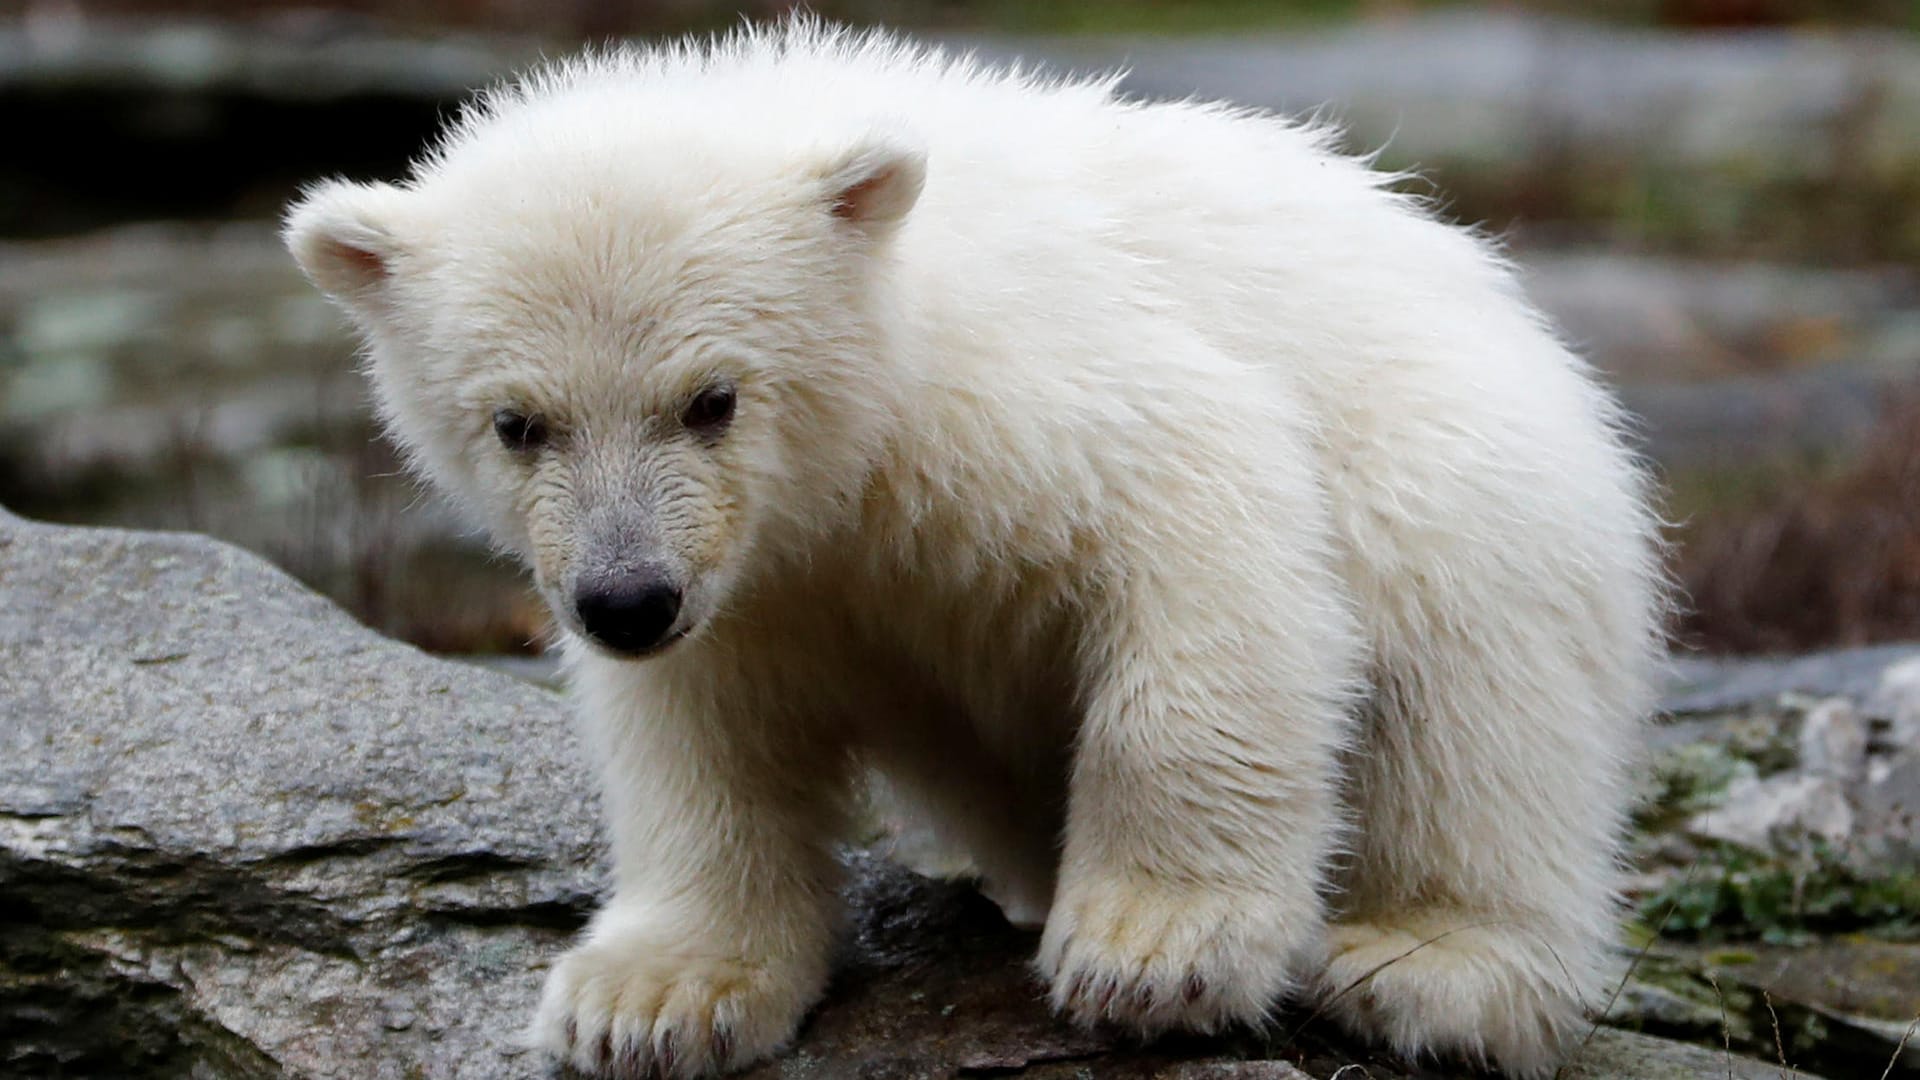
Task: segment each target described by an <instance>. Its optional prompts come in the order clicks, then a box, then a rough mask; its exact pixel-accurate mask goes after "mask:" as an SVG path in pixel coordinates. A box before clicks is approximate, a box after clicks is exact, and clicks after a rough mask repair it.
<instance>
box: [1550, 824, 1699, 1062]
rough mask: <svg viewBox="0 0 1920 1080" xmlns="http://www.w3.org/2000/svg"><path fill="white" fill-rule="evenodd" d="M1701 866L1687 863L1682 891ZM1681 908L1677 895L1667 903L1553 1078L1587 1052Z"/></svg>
mask: <svg viewBox="0 0 1920 1080" xmlns="http://www.w3.org/2000/svg"><path fill="white" fill-rule="evenodd" d="M1699 868H1700V860H1699V859H1695V860H1693V861H1692V862H1690V863H1688V864H1687V872H1686V875H1685V876H1684V877H1682V878H1681V879H1680V889H1681V891H1682V892H1684V891H1686V888H1687V886H1689V885H1692V884H1693V872H1694V871H1695V870H1697V869H1699ZM1679 910H1680V900H1679V898H1678V897H1676V898H1675V899H1674V901H1673V902H1672V903H1670V904H1668V905H1667V913H1666V914H1665V915H1662V916H1660V925H1659V926H1656V927H1654V928H1653V933H1652V934H1651V935H1649V936H1648V937H1647V943H1646V944H1645V945H1642V946H1640V951H1639V952H1636V953H1634V954H1633V963H1631V964H1628V965H1627V971H1626V974H1624V975H1622V976H1620V981H1619V982H1617V983H1615V984H1614V985H1613V993H1611V994H1609V995H1607V1003H1606V1004H1605V1005H1602V1006H1600V1012H1599V1013H1598V1014H1596V1015H1595V1016H1594V1018H1593V1024H1592V1025H1591V1026H1590V1027H1588V1028H1587V1034H1586V1037H1585V1038H1583V1039H1581V1040H1580V1045H1579V1046H1576V1047H1574V1048H1573V1053H1571V1054H1568V1055H1567V1060H1565V1061H1563V1062H1561V1063H1560V1067H1559V1068H1557V1069H1555V1070H1553V1080H1560V1078H1561V1077H1562V1076H1563V1075H1565V1073H1566V1071H1567V1066H1569V1065H1571V1064H1573V1063H1574V1062H1576V1061H1578V1060H1580V1055H1581V1054H1584V1053H1586V1051H1587V1044H1588V1043H1591V1042H1592V1041H1593V1037H1594V1036H1595V1035H1598V1034H1599V1033H1600V1025H1601V1023H1602V1022H1603V1021H1604V1020H1605V1019H1606V1018H1607V1014H1608V1013H1610V1012H1612V1011H1613V1005H1614V1002H1616V1001H1619V1000H1620V994H1621V992H1622V991H1624V990H1626V988H1627V984H1628V983H1630V982H1632V981H1633V973H1634V972H1636V971H1639V970H1640V961H1642V960H1645V959H1646V958H1647V953H1648V952H1650V951H1652V949H1653V943H1654V942H1656V941H1659V940H1660V935H1662V934H1664V933H1666V932H1667V924H1668V923H1670V922H1672V921H1673V913H1674V912H1676V911H1679Z"/></svg>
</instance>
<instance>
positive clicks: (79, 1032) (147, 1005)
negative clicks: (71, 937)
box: [0, 924, 285, 1080]
mask: <svg viewBox="0 0 1920 1080" xmlns="http://www.w3.org/2000/svg"><path fill="white" fill-rule="evenodd" d="M0 1048H3V1049H4V1058H0V1080H28V1078H32V1080H52V1078H65V1077H120V1076H218V1077H222V1078H231V1080H253V1078H256V1077H259V1078H268V1077H279V1076H283V1075H285V1074H284V1072H283V1070H282V1069H281V1068H280V1067H279V1065H277V1064H276V1063H275V1062H274V1061H273V1059H272V1058H270V1057H268V1056H267V1055H266V1054H264V1053H262V1052H261V1051H260V1049H259V1048H258V1047H255V1046H254V1045H252V1044H251V1043H249V1042H247V1041H246V1040H245V1039H243V1038H241V1037H240V1036H238V1035H236V1034H234V1033H233V1032H232V1031H229V1030H227V1029H226V1028H224V1027H221V1026H219V1025H218V1024H215V1023H212V1022H210V1021H209V1020H208V1019H207V1017H206V1016H205V1015H204V1013H202V1012H200V1011H198V1010H196V1009H194V1008H193V1007H192V1006H191V1004H190V1003H189V1002H187V1001H186V1000H185V999H184V997H183V995H182V993H181V991H180V989H179V988H178V987H175V986H171V985H168V984H166V983H164V982H160V981H157V980H154V979H151V978H147V977H144V976H143V975H142V974H140V973H138V972H129V971H126V970H120V969H117V968H116V967H115V965H114V964H113V962H112V961H111V960H109V959H108V958H107V957H105V956H102V955H101V954H99V953H96V952H94V951H92V950H89V949H86V948H83V947H80V946H77V945H74V944H71V943H69V942H67V941H65V940H63V939H62V938H60V937H58V936H55V935H49V934H45V933H42V932H39V931H38V930H36V929H32V928H29V927H25V926H19V925H4V924H0Z"/></svg>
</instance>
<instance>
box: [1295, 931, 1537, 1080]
mask: <svg viewBox="0 0 1920 1080" xmlns="http://www.w3.org/2000/svg"><path fill="white" fill-rule="evenodd" d="M1503 921H1504V920H1493V921H1489V922H1477V923H1468V924H1466V925H1464V926H1456V927H1453V928H1452V929H1450V930H1445V931H1442V932H1440V933H1438V934H1435V935H1433V936H1432V937H1430V938H1428V939H1426V940H1425V941H1422V942H1420V943H1419V944H1418V945H1415V946H1414V947H1413V948H1411V949H1408V950H1407V951H1405V952H1403V953H1399V954H1398V955H1395V956H1390V957H1388V958H1387V959H1385V960H1382V961H1380V962H1379V963H1377V964H1375V965H1373V966H1372V967H1370V968H1368V969H1367V970H1365V971H1363V972H1361V973H1360V974H1359V975H1358V976H1356V977H1355V978H1354V980H1353V981H1352V982H1350V983H1348V984H1347V985H1345V986H1343V987H1341V988H1340V990H1339V992H1338V993H1336V994H1334V995H1333V996H1332V997H1330V998H1328V999H1327V1000H1325V1001H1323V1002H1321V1003H1320V1004H1319V1005H1317V1006H1315V1008H1314V1010H1313V1011H1312V1012H1310V1013H1308V1014H1307V1018H1306V1019H1305V1020H1302V1021H1300V1023H1299V1024H1297V1025H1295V1027H1294V1029H1293V1030H1292V1031H1290V1032H1288V1033H1287V1037H1286V1038H1285V1039H1283V1040H1282V1041H1281V1043H1280V1046H1281V1048H1282V1049H1285V1048H1286V1047H1289V1046H1292V1045H1293V1042H1294V1040H1295V1039H1298V1038H1299V1037H1300V1033H1301V1032H1303V1031H1305V1030H1307V1028H1308V1027H1309V1026H1310V1025H1312V1023H1313V1022H1314V1021H1315V1020H1318V1019H1320V1017H1321V1016H1323V1015H1324V1014H1325V1013H1326V1011H1327V1010H1328V1009H1331V1008H1332V1007H1333V1006H1334V1004H1335V1003H1336V1002H1338V1001H1339V1000H1340V999H1341V998H1343V997H1346V996H1347V995H1348V994H1351V993H1353V991H1354V990H1356V989H1358V988H1359V986H1360V984H1362V983H1364V982H1366V981H1367V980H1368V979H1371V978H1373V977H1374V976H1375V975H1378V974H1380V973H1381V972H1383V971H1385V970H1387V969H1388V968H1390V967H1392V966H1393V965H1395V964H1397V963H1399V962H1400V961H1402V960H1405V959H1406V958H1407V957H1409V956H1412V955H1413V954H1414V953H1417V952H1419V951H1420V950H1421V949H1424V948H1426V947H1427V946H1429V945H1432V944H1433V943H1435V942H1437V941H1444V940H1446V939H1447V938H1450V937H1452V936H1453V935H1455V934H1458V933H1461V932H1462V931H1466V930H1478V929H1480V928H1482V927H1487V926H1499V925H1501V923H1502V922H1503Z"/></svg>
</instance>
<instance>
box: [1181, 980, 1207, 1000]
mask: <svg viewBox="0 0 1920 1080" xmlns="http://www.w3.org/2000/svg"><path fill="white" fill-rule="evenodd" d="M1206 992H1207V984H1206V983H1204V982H1202V981H1201V979H1200V976H1198V975H1189V976H1187V985H1186V988H1185V993H1186V998H1187V1004H1189V1005H1191V1004H1193V1003H1194V1002H1196V1001H1199V1000H1200V997H1201V995H1202V994H1205V993H1206Z"/></svg>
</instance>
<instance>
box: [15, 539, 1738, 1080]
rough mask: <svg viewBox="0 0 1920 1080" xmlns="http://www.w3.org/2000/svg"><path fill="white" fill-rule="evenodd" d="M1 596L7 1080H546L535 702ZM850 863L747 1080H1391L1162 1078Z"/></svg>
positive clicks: (1294, 1040) (1148, 1051) (210, 605)
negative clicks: (821, 949)
mask: <svg viewBox="0 0 1920 1080" xmlns="http://www.w3.org/2000/svg"><path fill="white" fill-rule="evenodd" d="M0 598H4V603H0V716H5V717H6V718H7V721H8V722H7V723H6V724H5V725H4V726H0V916H4V917H3V918H0V1032H4V1033H5V1037H4V1041H0V1076H3V1077H15V1076H19V1077H27V1076H34V1077H44V1076H48V1075H64V1076H186V1075H191V1076H195V1077H267V1076H289V1077H353V1078H380V1077H408V1078H413V1077H463V1078H464V1077H479V1078H491V1077H502V1078H505V1077H519V1076H528V1075H539V1074H542V1073H544V1072H545V1071H546V1069H545V1066H544V1065H543V1064H542V1063H541V1062H539V1061H537V1060H536V1059H535V1058H534V1057H533V1055H531V1054H528V1053H525V1052H523V1051H521V1050H519V1049H518V1048H517V1046H516V1033H517V1031H518V1030H519V1029H520V1026H521V1024H522V1023H523V1022H524V1019H525V1017H526V1016H527V1014H528V1010H529V1009H530V1008H531V1005H532V1002H533V1000H534V997H535V995H536V994H537V992H538V987H539V983H540V979H541V976H542V974H543V972H544V970H545V967H546V965H547V964H548V963H549V962H550V961H551V959H552V957H553V955H554V953H555V952H556V951H557V950H558V949H559V948H560V947H561V946H562V945H563V943H564V939H565V938H566V936H567V934H568V933H570V932H571V931H572V930H573V929H574V928H576V927H577V926H578V925H579V924H580V923H581V921H582V920H583V919H584V917H585V916H586V914H587V913H588V911H589V910H590V909H591V907H592V905H593V903H594V901H595V894H596V890H597V888H598V886H599V882H600V881H601V871H600V861H599V860H600V852H599V850H598V847H597V842H596V827H597V819H596V814H597V811H596V808H595V806H594V803H593V799H592V797H591V796H590V794H589V789H590V784H589V783H588V779H587V772H586V767H585V764H584V763H583V762H582V761H581V760H580V758H579V755H578V754H577V752H576V747H575V744H574V739H573V736H572V734H571V730H570V728H569V725H568V722H567V720H566V717H565V712H564V708H563V707H562V705H561V704H560V701H559V699H558V697H557V696H556V695H554V694H553V693H551V692H550V691H548V690H545V689H542V688H540V687H537V686H533V685H530V684H527V683H523V682H521V681H518V680H515V679H512V678H509V677H507V676H505V675H500V674H497V673H493V672H486V671H479V670H475V669H473V668H471V667H468V666H466V665H459V664H453V663H450V662H446V661H441V660H436V659H434V658H431V657H428V656H426V655H424V654H422V653H419V652H417V651H415V650H413V649H411V648H408V647H406V646H403V645H398V644H394V643H392V642H389V641H386V640H384V639H382V638H379V637H378V636H376V635H374V634H372V633H370V632H368V631H366V630H364V629H362V628H360V627H358V626H357V625H355V624H354V623H352V622H351V621H350V620H349V619H347V618H346V617H345V616H343V615H342V614H340V613H339V612H338V611H337V610H335V609H334V608H333V607H331V606H330V605H329V604H328V603H326V602H325V601H324V600H321V599H320V598H319V597H317V596H315V595H314V594H312V593H310V592H308V591H306V590H305V589H303V588H301V587H300V586H298V585H297V584H295V583H293V582H292V581H291V580H289V579H287V578H286V577H284V576H283V575H281V574H280V573H278V572H277V571H275V570H273V569H272V568H271V567H269V566H268V565H267V564H266V563H264V562H262V561H261V560H259V559H257V558H255V557H253V556H250V555H247V554H244V553H242V552H240V551H238V550H236V549H233V548H229V547H226V546H224V545H221V544H218V543H215V542H212V541H209V540H206V539H204V538H200V537H195V536H190V535H184V534H153V533H127V532H115V531H105V530H79V529H66V528H56V527H52V526H46V525H39V524H33V523H28V522H25V521H22V520H21V519H19V518H15V517H11V516H8V515H6V514H5V513H4V512H0ZM848 860H849V869H850V874H849V880H850V885H849V888H848V896H849V900H850V910H851V913H852V914H851V917H850V919H849V923H848V931H847V934H846V938H845V944H844V946H843V950H842V957H841V961H840V964H839V966H838V969H837V974H836V976H835V978H834V982H833V987H832V990H831V992H830V994H829V997H828V1000H827V1001H826V1003H825V1004H823V1005H822V1007H821V1008H820V1009H819V1010H817V1012H816V1013H815V1014H814V1016H813V1017H812V1019H811V1020H810V1021H809V1022H808V1024H807V1026H806V1028H805V1029H804V1030H803V1033H802V1037H801V1039H800V1042H799V1044H798V1045H797V1046H796V1048H795V1049H794V1051H793V1053H792V1054H791V1055H789V1056H788V1057H786V1058H785V1059H783V1060H781V1061H778V1062H775V1063H770V1064H767V1065H764V1066H762V1067H760V1068H758V1069H756V1070H753V1071H752V1072H751V1073H750V1074H749V1075H751V1076H753V1077H755V1078H759V1080H774V1078H780V1080H812V1078H818V1080H841V1078H852V1077H870V1078H876V1080H878V1078H884V1077H900V1078H909V1077H914V1078H917V1077H928V1078H933V1077H959V1076H988V1075H997V1076H1013V1075H1020V1076H1029V1077H1053V1078H1068V1077H1073V1078H1079V1080H1085V1078H1107V1077H1113V1078H1122V1077H1141V1078H1145V1077H1160V1078H1168V1080H1216V1078H1218V1080H1295V1078H1297V1077H1300V1076H1308V1077H1321V1078H1324V1077H1329V1076H1332V1075H1335V1074H1336V1073H1340V1072H1341V1070H1342V1069H1343V1068H1346V1067H1349V1066H1356V1065H1357V1066H1361V1067H1362V1068H1364V1070H1365V1072H1364V1075H1368V1076H1372V1077H1375V1078H1376V1080H1385V1078H1391V1077H1406V1076H1409V1075H1412V1074H1410V1073H1409V1072H1408V1071H1407V1070H1406V1069H1405V1068H1403V1067H1401V1066H1398V1065H1396V1064H1394V1063H1393V1062H1391V1061H1389V1060H1385V1059H1383V1058H1380V1057H1378V1056H1376V1055H1373V1054H1370V1053H1369V1052H1367V1051H1366V1050H1365V1049H1364V1048H1359V1047H1355V1046H1353V1045H1351V1044H1349V1043H1346V1042H1343V1041H1341V1040H1339V1039H1337V1038H1335V1037H1334V1035H1333V1033H1332V1031H1331V1030H1330V1029H1329V1027H1328V1025H1326V1024H1325V1023H1323V1022H1320V1021H1318V1020H1317V1019H1315V1018H1314V1017H1312V1016H1310V1015H1306V1014H1303V1013H1300V1012H1295V1013H1290V1014H1286V1015H1283V1016H1282V1017H1280V1018H1279V1019H1278V1021H1277V1022H1276V1023H1275V1025H1274V1028H1273V1030H1272V1031H1271V1032H1270V1033H1268V1034H1267V1035H1265V1036H1256V1035H1252V1034H1241V1035H1238V1036H1234V1037H1229V1038H1223V1039H1214V1040H1204V1041H1201V1040H1187V1041H1174V1042H1169V1043H1163V1044H1160V1045H1157V1046H1153V1047H1137V1046H1131V1045H1127V1044H1124V1043H1119V1042H1115V1041H1112V1040H1109V1039H1107V1038H1105V1037H1103V1036H1094V1035H1088V1034H1084V1033H1081V1032H1078V1031H1075V1030H1073V1029H1070V1028H1068V1027H1065V1026H1063V1025H1061V1024H1059V1023H1057V1022H1056V1021H1054V1020H1053V1019H1052V1018H1051V1017H1050V1016H1049V1015H1048V1013H1047V1011H1046V1009H1045V1007H1044V1005H1043V1003H1042V1001H1041V993H1040V988H1039V987H1038V986H1037V985H1036V984H1035V983H1034V982H1033V980H1032V978H1031V976H1030V975H1029V973H1028V968H1027V960H1028V957H1029V956H1030V955H1031V951H1032V948H1033V945H1034V939H1033V936H1032V935H1030V934H1022V933H1018V932H1015V931H1013V930H1010V929H1009V928H1008V927H1007V926H1006V924H1005V923H1004V922H1003V921H1002V920H1001V918H1000V917H999V914H998V912H997V910H996V909H995V908H994V907H993V906H992V905H991V904H990V903H988V902H987V901H985V900H984V899H982V898H981V897H979V896H978V895H977V894H976V893H975V892H974V891H973V890H972V889H971V888H968V887H967V886H965V885H959V884H937V883H933V882H930V881H928V880H926V879H924V878H921V877H918V876H917V875H914V874H912V873H909V872H908V871H906V870H903V869H900V868H898V867H895V866H892V865H890V864H888V863H885V862H883V861H881V860H880V859H878V858H877V857H875V856H873V855H869V854H864V853H851V854H849V856H848ZM1703 1055H1704V1056H1703ZM1701 1068H1710V1069H1711V1070H1712V1071H1714V1072H1715V1073H1716V1074H1717V1073H1719V1072H1722V1071H1725V1070H1726V1069H1728V1068H1733V1069H1735V1070H1736V1071H1735V1072H1734V1075H1736V1076H1749V1075H1751V1076H1759V1075H1765V1072H1764V1070H1761V1069H1760V1067H1759V1066H1758V1065H1756V1064H1754V1063H1751V1062H1747V1061H1745V1060H1744V1059H1741V1060H1735V1061H1733V1062H1732V1063H1729V1061H1728V1060H1727V1059H1725V1057H1724V1055H1722V1054H1720V1053H1717V1052H1710V1051H1703V1050H1699V1049H1697V1048H1692V1047H1686V1046H1682V1045H1680V1044H1676V1043H1669V1042H1664V1041H1661V1040H1658V1039H1654V1038H1651V1037H1648V1036H1643V1035H1637V1034H1629V1033H1627V1032H1623V1031H1614V1030H1601V1031H1599V1032H1597V1033H1596V1035H1595V1037H1594V1038H1593V1039H1592V1041H1591V1042H1590V1043H1589V1044H1588V1045H1587V1046H1586V1047H1585V1048H1584V1049H1583V1051H1582V1054H1581V1056H1580V1058H1579V1060H1578V1062H1577V1063H1576V1064H1575V1065H1574V1067H1572V1068H1571V1069H1569V1070H1568V1072H1567V1073H1566V1075H1567V1076H1579V1077H1588V1078H1620V1080H1625V1078H1627V1077H1648V1076H1666V1075H1693V1073H1694V1071H1695V1070H1698V1069H1701ZM1343 1075H1347V1076H1354V1075H1361V1073H1360V1072H1359V1071H1358V1070H1353V1069H1349V1070H1348V1071H1347V1072H1345V1073H1344V1074H1343Z"/></svg>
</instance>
